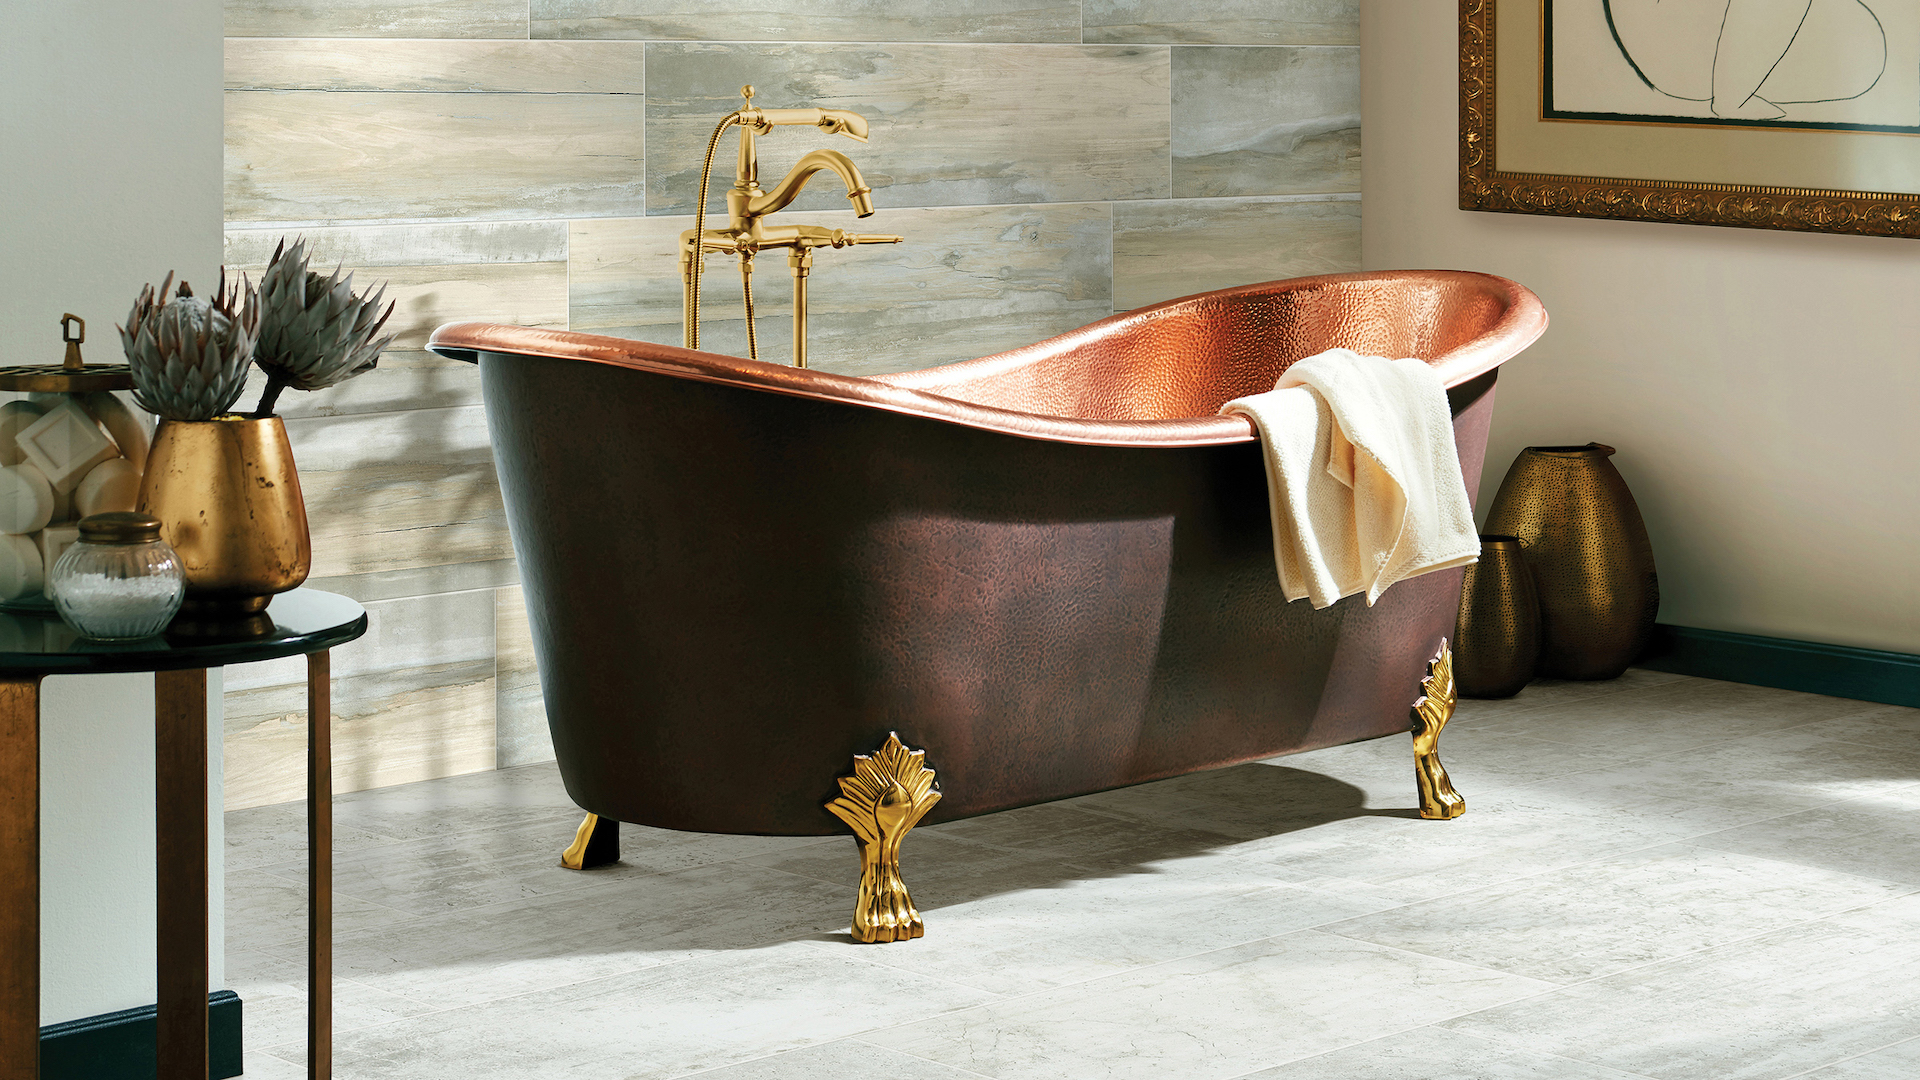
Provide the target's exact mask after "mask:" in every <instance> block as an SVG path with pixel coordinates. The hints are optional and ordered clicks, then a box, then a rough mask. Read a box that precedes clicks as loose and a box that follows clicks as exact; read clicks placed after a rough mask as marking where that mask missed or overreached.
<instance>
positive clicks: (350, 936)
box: [250, 863, 856, 952]
mask: <svg viewBox="0 0 1920 1080" xmlns="http://www.w3.org/2000/svg"><path fill="white" fill-rule="evenodd" d="M717 865H721V864H720V863H700V864H697V865H694V866H687V867H681V868H679V869H675V870H647V869H642V868H639V867H632V868H631V869H633V871H634V872H635V873H637V874H640V875H642V876H645V877H650V878H660V877H672V876H673V875H675V874H685V873H691V872H693V871H695V870H701V869H704V868H706V867H709V866H717ZM762 869H766V870H774V868H773V867H770V866H769V867H762ZM775 872H776V873H784V874H788V876H789V877H799V878H801V879H802V880H806V881H812V880H815V879H813V878H807V877H805V876H804V875H799V874H790V873H788V872H787V871H783V870H775ZM300 884H302V885H304V884H305V882H300ZM623 884H624V879H621V880H611V881H584V882H582V883H581V884H579V885H577V886H574V887H572V888H567V889H557V890H555V891H553V892H547V893H536V894H534V895H533V896H520V897H512V898H508V899H503V900H494V901H489V902H487V903H484V904H475V905H473V906H471V907H462V908H451V909H448V910H446V911H442V912H436V913H434V914H431V915H413V914H410V913H408V912H406V911H403V910H401V909H399V908H391V907H388V906H387V905H384V904H377V903H374V901H370V900H364V899H362V898H360V897H351V899H355V900H360V901H361V902H362V903H370V904H374V906H376V907H383V908H387V910H390V911H393V912H394V913H396V914H399V915H404V916H406V918H404V919H402V920H400V921H398V922H395V923H390V924H387V925H384V926H369V927H361V928H359V929H356V930H346V931H343V930H340V929H338V928H337V926H336V929H335V931H334V946H335V951H336V952H337V951H338V948H339V945H340V943H341V942H351V941H356V940H359V939H360V938H363V937H365V936H367V935H370V934H379V933H384V932H386V931H388V930H391V929H393V928H394V927H396V926H402V925H405V924H407V923H411V922H416V921H422V920H442V919H456V918H468V917H471V916H475V915H483V914H486V913H488V912H491V911H495V910H497V909H501V908H506V907H510V906H512V905H515V904H527V903H532V902H538V901H544V900H554V899H556V898H559V899H566V900H573V899H578V898H579V896H580V894H582V893H584V892H588V891H590V890H595V889H598V890H603V891H607V892H611V891H613V890H615V889H618V888H621V887H622V886H623ZM847 891H848V892H854V891H856V890H854V889H852V888H850V887H849V888H847ZM333 895H334V897H335V898H336V899H338V898H339V897H341V896H348V895H349V894H346V893H342V892H340V891H338V890H335V891H334V894H333ZM338 921H339V920H338V918H337V917H336V919H335V922H336V923H338ZM303 932H304V931H303ZM250 947H256V948H257V946H250Z"/></svg>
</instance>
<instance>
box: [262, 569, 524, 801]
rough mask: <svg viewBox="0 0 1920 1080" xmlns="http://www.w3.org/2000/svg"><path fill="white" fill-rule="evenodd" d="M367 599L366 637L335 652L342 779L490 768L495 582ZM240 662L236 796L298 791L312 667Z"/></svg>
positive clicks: (341, 786) (356, 783)
mask: <svg viewBox="0 0 1920 1080" xmlns="http://www.w3.org/2000/svg"><path fill="white" fill-rule="evenodd" d="M366 608H367V618H368V623H369V626H368V630H367V635H366V637H364V638H362V639H360V640H359V641H357V642H354V643H352V644H349V645H346V646H342V647H341V648H339V649H337V650H335V651H334V654H333V659H334V661H335V663H334V678H333V724H332V733H333V740H334V759H333V760H334V773H333V775H334V790H335V791H336V792H341V793H344V792H348V791H359V790H364V789H366V788H370V787H384V786H387V785H390V784H399V783H408V782H411V781H414V780H425V779H431V778H433V777H438V776H453V775H457V774H460V773H466V772H475V771H478V770H481V769H490V768H492V767H493V765H494V753H493V745H494V731H493V729H494V722H493V708H494V688H493V674H494V660H493V654H494V649H495V645H494V627H493V593H492V592H491V591H479V592H464V593H453V594H449V595H442V596H421V597H410V598H407V599H403V600H386V601H378V602H373V603H369V604H367V605H366ZM234 674H235V675H237V676H238V678H234V679H229V689H228V691H227V694H226V698H225V703H226V715H225V747H226V753H227V758H226V762H227V769H228V783H227V806H228V808H229V809H234V808H237V807H240V806H258V805H262V804H264V803H273V802H282V801H285V800H288V799H294V798H299V797H300V794H301V792H302V791H303V790H304V781H303V776H302V768H303V762H302V758H303V757H304V754H305V747H306V688H305V685H304V679H303V676H304V670H303V669H302V668H301V667H299V666H288V665H285V664H279V663H275V664H259V665H246V666H244V667H242V668H238V669H235V671H234Z"/></svg>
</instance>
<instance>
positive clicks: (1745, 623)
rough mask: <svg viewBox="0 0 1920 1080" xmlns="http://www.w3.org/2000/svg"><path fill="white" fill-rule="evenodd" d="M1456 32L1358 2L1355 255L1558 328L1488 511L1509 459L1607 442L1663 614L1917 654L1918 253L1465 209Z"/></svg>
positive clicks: (1511, 378)
mask: <svg viewBox="0 0 1920 1080" xmlns="http://www.w3.org/2000/svg"><path fill="white" fill-rule="evenodd" d="M1455 20H1456V5H1455V4H1454V3H1452V2H1450V0H1363V2H1362V4H1361V88H1362V105H1363V109H1364V116H1365V126H1364V135H1363V138H1364V144H1363V145H1364V150H1363V152H1364V154H1365V156H1366V161H1367V168H1366V174H1365V177H1364V182H1363V185H1362V199H1363V200H1364V202H1365V205H1366V207H1367V213H1366V217H1365V219H1364V224H1363V228H1362V246H1361V257H1362V260H1363V262H1364V264H1365V265H1366V266H1367V267H1368V268H1369V269H1382V268H1388V267H1457V268H1464V269H1474V270H1484V271H1488V272H1491V273H1495V274H1501V275H1504V276H1506V277H1510V278H1513V279H1515V280H1517V281H1519V282H1521V283H1523V284H1525V285H1527V286H1528V287H1530V288H1532V289H1533V290H1534V291H1535V292H1536V293H1538V294H1539V295H1540V298H1541V299H1542V300H1543V301H1544V302H1545V303H1546V306H1547V310H1548V311H1549V312H1550V313H1551V315H1552V319H1553V325H1552V328H1551V329H1549V330H1548V331H1547V335H1546V337H1544V338H1543V339H1541V341H1540V343H1539V344H1537V345H1535V346H1534V347H1533V348H1532V349H1531V350H1529V351H1528V352H1527V353H1525V354H1524V355H1523V356H1521V357H1520V358H1519V359H1518V360H1517V361H1515V362H1513V363H1510V364H1508V365H1507V366H1506V368H1505V369H1504V370H1503V372H1502V375H1501V379H1500V403H1499V408H1498V409H1497V410H1496V414H1495V418H1494V427H1493V443H1492V446H1491V448H1490V452H1489V454H1488V458H1487V461H1488V470H1487V475H1486V479H1485V481H1484V486H1483V489H1482V492H1481V496H1482V500H1483V501H1482V506H1483V508H1484V506H1485V501H1486V500H1490V499H1491V498H1492V496H1493V493H1494V491H1495V490H1496V489H1497V488H1498V485H1499V482H1500V478H1501V477H1502V476H1503V475H1504V474H1505V471H1506V466H1507V464H1508V463H1509V462H1511V461H1512V460H1513V457H1514V455H1515V454H1516V453H1518V452H1519V450H1520V449H1521V448H1522V447H1524V446H1528V445H1538V444H1545V443H1574V442H1586V441H1587V440H1589V439H1591V440H1596V441H1599V442H1603V443H1608V444H1611V445H1613V446H1616V447H1618V448H1619V450H1620V452H1619V454H1618V455H1617V456H1616V457H1615V458H1614V461H1615V462H1616V464H1618V466H1619V468H1620V471H1621V473H1622V474H1624V475H1625V477H1626V479H1627V483H1628V484H1629V485H1630V486H1631V487H1632V488H1633V492H1634V495H1635V497H1636V499H1637V500H1638V502H1639V503H1640V507H1641V510H1642V511H1643V512H1644V514H1645V516H1646V519H1647V527H1648V530H1649V531H1650V532H1651V533H1652V536H1653V545H1654V553H1655V557H1656V559H1657V560H1658V563H1659V568H1660V585H1661V593H1662V607H1661V619H1662V621H1664V622H1669V623H1674V624H1678V625H1682V626H1695V627H1704V628H1709V629H1715V630H1729V631H1735V632H1739V633H1749V634H1763V635H1768V636H1774V637H1786V638H1798V639H1802V640H1810V641H1822V642H1830V643H1833V644H1839V645H1853V646H1861V647H1866V648H1875V649H1890V650H1894V651H1898V652H1907V653H1920V468H1917V467H1916V462H1917V461H1920V420H1916V412H1917V411H1920V241H1914V240H1890V239H1875V238H1868V237H1855V236H1827V235H1797V234H1787V233H1778V232H1762V231H1756V230H1745V229H1724V228H1703V227H1699V226H1688V225H1660V224H1650V223H1636V222H1613V221H1597V220H1584V219H1575V218H1549V217H1530V216H1519V215H1510V214H1487V213H1470V212H1466V211H1462V210H1460V209H1458V208H1457V207H1458V197H1457V191H1456V177H1457V167H1458V161H1457V154H1456V149H1455V147H1456V142H1455V138H1456V125H1457V108H1458V91H1457V86H1458V83H1457V66H1458V61H1457V56H1458V48H1457V45H1456V22H1455Z"/></svg>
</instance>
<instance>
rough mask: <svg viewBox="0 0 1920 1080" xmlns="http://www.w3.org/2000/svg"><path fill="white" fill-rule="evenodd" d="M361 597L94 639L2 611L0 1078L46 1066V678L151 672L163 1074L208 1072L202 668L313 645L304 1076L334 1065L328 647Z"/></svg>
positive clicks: (340, 636)
mask: <svg viewBox="0 0 1920 1080" xmlns="http://www.w3.org/2000/svg"><path fill="white" fill-rule="evenodd" d="M366 632H367V613H366V610H365V609H364V608H362V607H361V606H360V605H359V604H357V603H355V602H354V601H352V600H349V599H347V598H346V597H344V596H336V595H334V594H333V593H327V592H320V591H317V590H314V589H296V590H294V591H293V592H290V593H282V594H281V595H279V596H276V597H274V598H273V602H272V603H271V604H270V605H268V607H267V610H266V611H265V612H263V613H261V614H260V615H256V616H252V617H251V618H249V619H246V620H244V621H241V622H233V623H225V624H210V623H193V622H189V621H185V620H183V619H176V620H175V621H174V623H173V625H172V626H170V627H168V629H167V632H166V634H164V635H156V636H154V637H150V638H146V639H143V640H140V641H131V642H111V643H109V642H98V641H89V640H87V639H86V638H83V637H81V636H80V635H79V634H77V633H76V632H74V631H73V630H72V629H71V628H69V627H68V626H67V625H66V624H65V623H62V622H61V621H60V620H59V619H58V618H55V617H53V616H52V615H48V614H39V613H18V614H16V613H11V612H0V1080H37V1078H38V1077H39V1075H40V680H41V679H43V678H45V677H46V676H48V675H87V674H104V673H109V672H125V671H151V672H153V673H154V676H153V691H154V695H153V696H154V703H153V711H154V747H155V751H156V753H155V777H154V779H155V799H154V801H155V807H154V809H155V819H156V820H155V826H156V832H157V835H158V840H157V845H156V846H157V848H158V855H159V880H158V882H157V886H158V889H157V899H158V904H157V906H158V938H159V939H158V942H157V945H158V950H157V951H158V957H159V963H158V967H159V982H160V995H159V996H160V1000H159V1017H158V1019H159V1030H158V1040H159V1042H158V1050H159V1058H160V1071H159V1077H160V1080H206V1076H207V992H208V989H209V988H208V986H207V824H208V822H207V669H208V668H211V667H219V666H222V665H225V664H240V663H246V662H249V661H253V660H274V659H278V658H280V657H283V656H298V655H305V656H306V658H307V705H308V712H307V718H308V722H307V863H308V879H307V905H308V908H307V911H308V929H307V933H308V939H307V977H308V994H309V997H308V1006H307V1048H308V1049H307V1075H308V1076H310V1077H324V1076H328V1075H330V1073H331V1071H332V1042H333V1039H332V1031H333V1019H332V1004H333V1003H332V980H333V806H332V800H333V778H332V748H331V746H330V745H329V734H330V733H329V730H328V728H329V722H330V720H331V716H332V700H331V687H332V676H331V666H330V663H329V658H330V653H329V650H331V649H333V648H334V647H335V646H338V645H344V644H346V643H347V642H349V641H352V640H354V639H355V638H357V637H359V636H360V635H362V634H364V633H366Z"/></svg>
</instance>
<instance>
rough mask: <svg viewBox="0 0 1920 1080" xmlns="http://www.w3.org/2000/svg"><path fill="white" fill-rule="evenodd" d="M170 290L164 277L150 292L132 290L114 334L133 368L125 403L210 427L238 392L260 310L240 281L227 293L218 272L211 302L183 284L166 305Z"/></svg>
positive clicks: (169, 282) (223, 276) (223, 273)
mask: <svg viewBox="0 0 1920 1080" xmlns="http://www.w3.org/2000/svg"><path fill="white" fill-rule="evenodd" d="M172 285H173V274H172V273H171V272H169V273H168V274H167V279H166V281H164V282H162V283H161V285H160V289H159V291H158V292H157V293H156V292H155V291H154V288H153V286H152V285H148V286H147V287H146V288H144V289H142V290H140V297H139V299H137V300H135V301H134V302H133V310H132V311H130V312H128V313H127V325H125V326H123V327H115V329H117V330H119V331H120V342H121V344H122V345H123V346H125V348H126V350H127V363H128V365H130V366H131V367H132V368H133V399H134V400H135V401H137V402H139V403H140V407H141V408H143V409H145V410H147V411H148V412H151V413H156V414H158V415H160V416H163V417H165V418H167V419H168V420H211V419H213V418H214V417H216V416H219V415H220V414H221V413H224V412H226V411H227V410H228V409H230V408H232V407H233V403H234V402H235V401H236V400H238V399H239V397H240V391H242V390H243V389H245V388H246V385H247V369H248V367H249V366H251V361H252V360H253V343H254V338H255V336H256V335H257V333H258V331H259V328H260V308H259V305H257V304H255V303H253V302H252V295H253V294H252V291H251V290H250V289H248V288H247V286H246V282H245V279H244V278H243V279H242V280H241V283H240V284H239V285H237V286H234V287H232V288H229V287H228V286H227V273H226V271H225V270H224V269H223V270H221V272H220V285H219V287H218V288H217V289H215V290H214V294H213V298H212V299H211V300H205V299H202V298H200V297H198V296H195V295H193V290H192V289H191V288H189V287H188V286H187V283H186V282H184V281H183V282H181V283H180V291H179V293H178V294H177V295H176V296H175V297H174V298H173V299H172V300H171V301H169V300H168V298H167V290H168V289H169V288H170V287H171V286H172ZM243 299H245V300H247V303H246V306H245V307H244V308H242V307H241V301H242V300H243Z"/></svg>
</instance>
